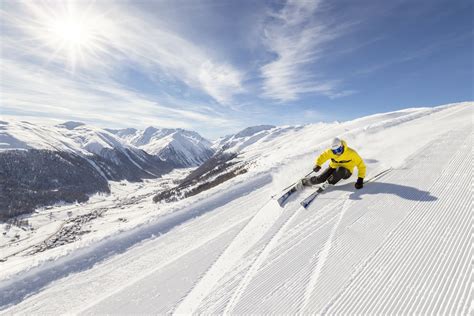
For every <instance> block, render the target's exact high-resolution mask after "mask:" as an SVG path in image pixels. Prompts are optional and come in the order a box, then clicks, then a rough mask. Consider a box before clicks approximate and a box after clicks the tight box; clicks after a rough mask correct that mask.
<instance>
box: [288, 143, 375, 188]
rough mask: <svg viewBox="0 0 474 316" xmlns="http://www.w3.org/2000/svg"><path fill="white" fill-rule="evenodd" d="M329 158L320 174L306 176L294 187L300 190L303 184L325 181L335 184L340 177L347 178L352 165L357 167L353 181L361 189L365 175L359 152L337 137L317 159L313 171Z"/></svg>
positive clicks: (316, 170) (351, 170) (352, 168)
mask: <svg viewBox="0 0 474 316" xmlns="http://www.w3.org/2000/svg"><path fill="white" fill-rule="evenodd" d="M329 159H331V162H330V163H329V167H328V168H327V169H326V170H324V171H323V172H322V173H321V174H320V175H318V176H313V177H307V178H303V179H301V181H299V182H298V184H297V187H296V189H297V190H301V189H302V188H303V186H310V185H314V184H319V183H324V182H327V183H329V184H332V185H334V184H336V183H337V182H338V181H340V180H341V179H348V178H349V177H350V176H351V175H352V172H353V171H354V167H357V173H358V175H357V176H358V178H357V181H356V183H355V188H356V189H362V187H363V186H364V177H365V169H366V168H365V163H364V161H363V160H362V158H361V157H360V156H359V154H358V153H357V152H356V151H355V150H354V149H352V148H349V147H347V144H346V142H345V141H343V140H341V139H339V138H338V137H336V138H334V139H333V140H332V144H331V148H329V149H327V150H326V151H324V152H323V153H322V154H321V155H320V156H319V157H318V158H317V159H316V163H315V166H314V168H313V171H314V172H316V173H317V172H318V171H319V170H321V166H322V165H323V164H324V163H325V162H326V161H327V160H329Z"/></svg>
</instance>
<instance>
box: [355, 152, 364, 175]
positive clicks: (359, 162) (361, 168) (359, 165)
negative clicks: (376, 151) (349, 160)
mask: <svg viewBox="0 0 474 316" xmlns="http://www.w3.org/2000/svg"><path fill="white" fill-rule="evenodd" d="M357 170H358V177H359V178H362V179H363V178H365V172H366V167H365V163H364V160H362V158H361V157H360V156H359V154H357Z"/></svg>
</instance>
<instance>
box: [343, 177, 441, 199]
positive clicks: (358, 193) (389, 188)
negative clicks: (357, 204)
mask: <svg viewBox="0 0 474 316" xmlns="http://www.w3.org/2000/svg"><path fill="white" fill-rule="evenodd" d="M337 189H338V190H343V191H351V192H352V191H353V193H352V194H351V195H350V196H349V199H351V200H361V199H362V198H363V196H364V195H374V194H393V195H397V196H399V197H401V198H403V199H406V200H411V201H420V202H432V201H436V200H437V199H438V198H437V197H436V196H433V195H431V193H430V192H428V191H423V190H420V189H418V188H415V187H410V186H407V185H400V184H394V183H386V182H373V183H368V184H367V185H366V186H364V188H363V189H361V190H356V189H354V185H353V184H345V185H341V186H339V187H337ZM354 190H355V191H354Z"/></svg>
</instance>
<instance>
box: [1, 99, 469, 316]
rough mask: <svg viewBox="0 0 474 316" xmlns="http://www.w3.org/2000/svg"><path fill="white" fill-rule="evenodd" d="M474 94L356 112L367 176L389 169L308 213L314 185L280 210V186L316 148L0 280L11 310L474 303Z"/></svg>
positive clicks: (369, 309)
mask: <svg viewBox="0 0 474 316" xmlns="http://www.w3.org/2000/svg"><path fill="white" fill-rule="evenodd" d="M472 105H473V104H472V102H470V103H464V104H457V105H452V106H446V107H440V108H436V109H425V110H419V111H413V112H409V113H405V114H406V115H412V117H411V118H410V119H401V118H400V116H402V117H403V115H394V118H393V120H389V119H387V116H382V117H381V118H382V119H383V123H381V124H378V125H377V124H376V125H373V124H372V125H371V127H368V126H366V125H364V124H365V123H363V121H364V120H361V123H360V124H359V125H357V124H356V123H353V125H354V130H356V129H357V128H358V130H357V133H353V134H350V133H349V134H348V135H347V136H348V137H346V138H348V139H349V146H351V144H352V145H353V147H354V148H356V149H358V151H359V152H360V153H361V155H362V156H363V157H364V158H365V159H366V161H367V162H368V165H369V168H368V177H367V178H370V177H371V175H374V174H376V173H377V172H379V171H381V170H385V169H387V168H389V167H392V168H393V169H392V170H391V171H390V172H389V173H387V174H386V175H384V176H383V177H381V178H379V179H378V180H377V181H375V182H372V183H367V184H366V186H365V187H364V188H363V189H362V190H360V191H356V190H355V189H354V187H353V182H354V180H355V179H354V178H355V176H353V177H352V178H351V179H349V181H346V182H343V183H340V184H338V185H337V186H336V187H333V188H330V189H329V190H328V191H327V192H325V193H324V194H323V195H320V196H319V197H318V198H317V199H316V200H315V201H314V202H313V204H312V205H311V206H310V207H309V209H308V210H305V209H302V208H301V207H300V206H299V201H300V200H301V199H302V198H303V197H304V196H306V195H308V194H310V192H311V190H306V191H304V192H303V193H301V194H300V195H299V196H296V197H294V198H293V199H291V200H290V202H289V203H288V204H287V205H286V207H285V208H284V209H282V208H280V207H279V206H278V204H277V203H276V201H275V200H274V199H271V195H272V194H274V193H277V192H276V191H275V190H276V188H282V187H284V186H286V185H287V184H289V183H287V182H288V181H290V180H288V179H293V178H294V177H295V173H296V174H300V175H301V173H303V174H304V173H305V172H303V171H306V172H307V169H308V166H311V163H312V161H311V160H312V158H314V157H310V156H308V155H303V156H301V157H299V156H296V157H299V158H298V159H297V158H295V159H293V162H292V164H286V165H285V164H281V165H278V164H276V165H275V164H274V165H273V166H272V167H271V168H270V169H269V170H267V172H264V171H260V172H259V173H255V174H251V175H247V176H248V177H249V180H248V182H245V181H244V182H241V183H240V184H236V185H235V187H230V188H229V189H228V190H225V191H218V190H217V191H216V192H217V193H216V194H215V195H214V196H212V197H211V198H210V200H209V202H206V200H202V201H201V202H200V204H199V205H196V206H195V208H194V209H193V206H189V207H188V209H184V210H183V211H184V212H196V211H198V213H197V214H199V216H197V217H196V218H194V219H191V220H187V221H186V222H184V223H183V224H181V225H179V226H176V227H174V228H171V230H168V231H166V233H165V234H163V235H161V236H158V237H156V238H152V239H150V240H146V241H144V242H142V243H140V244H138V245H136V246H134V247H132V248H130V249H128V251H126V252H124V253H121V254H116V255H113V256H111V257H109V258H107V257H106V259H104V260H101V261H98V262H97V263H96V264H95V265H94V266H93V267H89V268H88V269H87V270H85V271H81V270H80V269H79V270H78V271H79V272H76V273H71V274H70V275H68V276H66V277H63V278H61V279H58V280H54V281H52V282H49V283H48V282H47V283H46V284H47V285H46V287H44V288H38V289H35V288H34V283H35V282H36V280H35V279H34V278H36V279H41V278H42V277H43V274H42V271H46V270H44V269H43V270H41V269H38V271H37V272H36V274H35V271H32V273H33V274H32V275H30V276H29V277H31V278H32V279H26V278H23V279H22V277H21V276H18V277H17V278H12V279H11V280H10V281H8V282H3V283H0V290H1V292H2V293H3V294H2V296H1V297H0V299H1V305H3V306H4V307H5V306H6V305H8V304H12V303H13V304H17V305H14V306H11V307H9V308H7V309H5V310H3V312H4V313H7V314H31V313H35V314H44V313H54V314H58V313H66V312H69V313H80V314H118V313H121V314H123V313H169V312H174V313H238V314H242V313H274V314H282V313H291V314H294V313H305V314H306V313H329V314H348V313H350V314H388V313H390V314H443V315H446V314H449V315H452V314H456V315H467V314H469V313H472V312H473V308H472V304H471V302H472V300H473V292H472V272H471V270H472V262H471V260H472V255H473V253H472V252H473V251H472ZM406 115H405V116H406ZM413 116H414V117H413ZM364 126H365V127H364ZM326 132H327V131H326ZM349 132H351V131H349ZM327 134H330V133H327ZM340 134H341V133H340V131H338V135H340ZM306 136H307V137H311V135H306ZM329 136H330V135H328V137H329ZM333 136H336V135H333ZM281 145H282V146H283V147H285V146H286V147H288V146H289V144H283V143H282V144H281ZM291 146H293V148H294V150H298V149H300V148H299V147H298V146H300V145H298V143H297V141H296V140H295V141H294V142H293V144H291ZM276 153H277V154H276V157H273V159H274V160H275V161H276V160H283V159H285V158H287V157H284V156H281V155H280V156H279V155H278V153H279V152H278V151H276ZM266 159H271V158H270V157H267V158H266ZM268 165H271V164H268ZM275 166H276V167H275ZM301 166H302V167H301ZM262 168H263V166H262ZM262 170H263V169H262ZM269 175H275V176H274V178H273V182H269V181H268V179H269ZM250 178H252V181H250ZM206 208H207V209H206ZM197 209H199V210H202V209H206V210H205V211H204V212H203V211H199V210H197ZM143 229H146V227H145V228H143ZM120 242H122V240H121V239H117V243H120ZM77 257H78V259H80V255H78V256H77ZM102 258H103V257H102ZM71 260H72V261H69V263H68V264H69V265H70V264H71V262H74V258H72V259H71ZM91 260H93V257H92V259H91ZM68 264H64V265H61V264H58V266H57V267H55V269H58V270H60V269H66V270H67V269H68ZM58 275H61V274H60V273H59V274H58ZM28 280H29V281H28ZM26 281H28V282H26ZM30 281H31V282H30ZM21 291H26V292H28V295H31V296H29V297H28V298H26V299H24V297H23V296H21V295H19V294H17V293H18V292H21Z"/></svg>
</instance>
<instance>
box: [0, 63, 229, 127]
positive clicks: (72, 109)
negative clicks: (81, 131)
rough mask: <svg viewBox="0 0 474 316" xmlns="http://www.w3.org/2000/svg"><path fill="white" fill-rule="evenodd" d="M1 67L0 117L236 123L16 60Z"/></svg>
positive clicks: (162, 123)
mask: <svg viewBox="0 0 474 316" xmlns="http://www.w3.org/2000/svg"><path fill="white" fill-rule="evenodd" d="M3 61H4V62H2V63H0V72H1V73H2V85H1V86H2V90H1V93H0V104H1V114H2V115H21V116H29V117H36V118H37V120H40V121H47V120H56V121H57V120H71V119H75V120H82V121H85V122H88V123H93V122H100V123H101V124H102V125H104V126H106V127H119V126H122V127H129V126H134V127H144V126H149V125H154V126H160V127H169V128H173V127H182V128H195V127H196V125H200V124H202V125H205V124H207V125H210V126H213V127H219V126H220V127H223V126H233V125H236V122H234V121H233V120H231V119H229V118H228V117H227V116H226V115H225V114H224V113H221V112H219V111H218V110H216V109H211V108H205V109H204V110H203V109H199V107H198V106H196V104H195V103H194V104H192V105H191V104H184V106H183V102H182V101H180V100H173V99H170V98H168V100H167V101H166V102H164V103H160V102H158V101H156V100H153V99H151V98H149V97H147V96H146V95H143V94H140V93H138V92H134V91H130V90H127V89H126V87H123V86H121V85H119V84H117V83H111V82H109V81H103V80H101V79H96V80H91V79H90V78H85V77H82V76H81V75H79V74H75V75H74V76H58V75H57V72H54V71H51V70H49V69H37V68H36V67H35V66H32V65H27V64H24V63H19V62H16V61H14V60H6V59H4V60H3Z"/></svg>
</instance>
